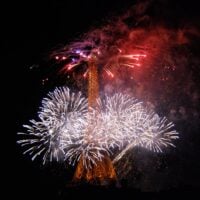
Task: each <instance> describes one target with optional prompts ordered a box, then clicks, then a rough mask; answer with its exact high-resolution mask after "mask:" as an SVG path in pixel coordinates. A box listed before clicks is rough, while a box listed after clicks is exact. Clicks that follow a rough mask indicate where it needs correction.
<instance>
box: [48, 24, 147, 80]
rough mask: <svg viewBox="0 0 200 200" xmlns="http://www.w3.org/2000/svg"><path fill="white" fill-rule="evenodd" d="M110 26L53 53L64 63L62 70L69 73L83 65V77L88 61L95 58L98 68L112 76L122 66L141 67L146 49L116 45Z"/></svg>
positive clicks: (86, 72) (57, 60) (85, 75)
mask: <svg viewBox="0 0 200 200" xmlns="http://www.w3.org/2000/svg"><path fill="white" fill-rule="evenodd" d="M111 29H112V28H111V27H110V28H102V30H99V29H96V30H94V31H91V32H89V33H87V34H85V36H84V37H83V38H82V40H81V41H79V42H73V43H71V44H70V45H68V46H66V47H64V48H63V49H60V50H58V51H55V52H53V53H52V57H53V58H54V59H55V60H56V62H57V63H62V68H61V72H63V73H68V72H70V71H72V70H73V69H75V68H77V67H79V66H81V67H82V69H84V70H85V71H84V70H83V77H84V78H85V77H87V74H88V62H90V60H92V59H95V61H96V66H98V70H100V71H101V72H102V74H104V72H105V73H106V74H107V75H108V76H109V77H111V78H113V77H114V76H115V73H114V71H115V72H116V70H114V69H116V68H118V69H119V68H120V67H128V68H134V67H140V66H141V61H142V60H143V59H144V58H145V57H146V51H145V50H143V49H141V48H140V50H138V49H136V50H135V49H134V50H132V49H131V50H129V51H127V49H126V50H124V49H121V48H120V46H121V45H116V44H115V42H116V41H115V40H113V39H111V38H112V33H111Z"/></svg>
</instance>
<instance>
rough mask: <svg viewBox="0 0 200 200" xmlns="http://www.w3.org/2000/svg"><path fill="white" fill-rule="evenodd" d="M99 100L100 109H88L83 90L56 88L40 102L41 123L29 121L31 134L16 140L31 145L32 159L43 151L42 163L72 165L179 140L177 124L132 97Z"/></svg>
mask: <svg viewBox="0 0 200 200" xmlns="http://www.w3.org/2000/svg"><path fill="white" fill-rule="evenodd" d="M97 103H98V108H97V109H95V108H91V109H88V105H87V100H86V99H85V98H84V97H82V95H81V93H78V94H75V93H73V92H70V90H69V89H68V88H65V87H62V88H56V89H55V91H54V92H51V93H49V95H48V98H45V99H43V101H42V107H41V111H40V112H39V118H40V121H38V122H37V121H35V120H31V121H30V122H31V123H32V125H31V126H29V125H25V126H24V127H26V128H27V129H28V131H27V133H19V134H22V135H24V136H25V137H27V139H22V140H19V141H18V143H19V144H21V145H22V146H25V147H27V148H28V149H27V150H25V152H24V153H29V154H30V155H31V156H32V160H34V159H35V158H36V157H37V156H39V155H40V154H42V155H43V158H42V159H43V164H44V163H45V162H46V161H47V160H50V161H52V160H53V159H55V160H57V161H59V160H62V161H64V160H67V161H68V162H69V164H72V165H74V164H75V163H76V162H77V161H78V160H80V158H82V160H83V165H84V166H85V167H86V168H91V167H92V166H93V165H95V164H96V162H97V161H98V160H102V158H103V157H104V156H105V155H111V154H114V152H116V151H120V152H121V153H119V155H118V156H117V157H116V158H115V159H114V161H113V162H116V161H117V160H119V159H120V158H121V157H122V156H123V155H124V154H125V152H126V151H127V150H128V149H130V148H133V147H134V146H141V147H144V148H147V149H149V150H152V151H155V152H162V147H167V146H174V145H173V140H174V139H177V138H178V133H177V132H176V131H175V130H173V126H174V125H173V123H171V122H167V119H166V118H165V117H164V118H160V117H159V116H158V115H157V114H155V113H154V112H153V111H148V109H147V108H145V107H144V106H143V104H142V103H141V102H139V101H138V100H136V99H135V98H133V97H131V96H129V95H123V94H121V93H119V94H115V95H113V96H111V97H109V96H106V97H105V98H104V99H103V100H101V99H100V98H99V99H98V100H97Z"/></svg>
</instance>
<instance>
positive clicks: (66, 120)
mask: <svg viewBox="0 0 200 200" xmlns="http://www.w3.org/2000/svg"><path fill="white" fill-rule="evenodd" d="M86 111H87V100H86V99H85V98H84V97H82V96H81V93H78V94H75V93H73V92H70V90H69V89H68V88H64V87H63V88H56V89H55V90H54V92H50V93H49V94H48V97H47V98H44V99H43V100H42V107H41V108H40V111H39V113H38V116H39V119H40V120H39V121H35V120H30V122H31V125H24V127H25V128H27V133H18V134H19V135H24V136H25V137H26V139H21V140H19V141H18V143H19V144H21V146H23V147H25V148H26V150H25V151H24V154H26V153H29V154H30V155H31V156H32V160H34V159H35V158H36V157H37V156H39V155H43V156H42V158H43V164H45V162H46V161H47V160H49V161H52V160H53V159H56V160H57V161H59V160H62V159H63V158H64V155H65V153H64V151H63V149H62V148H60V141H61V138H62V137H61V136H62V134H63V132H66V131H70V132H71V135H69V136H70V137H68V138H67V137H66V140H68V141H69V142H70V141H71V140H73V138H76V137H78V134H79V132H80V131H81V129H82V126H83V123H84V118H85V114H86ZM66 127H67V129H66Z"/></svg>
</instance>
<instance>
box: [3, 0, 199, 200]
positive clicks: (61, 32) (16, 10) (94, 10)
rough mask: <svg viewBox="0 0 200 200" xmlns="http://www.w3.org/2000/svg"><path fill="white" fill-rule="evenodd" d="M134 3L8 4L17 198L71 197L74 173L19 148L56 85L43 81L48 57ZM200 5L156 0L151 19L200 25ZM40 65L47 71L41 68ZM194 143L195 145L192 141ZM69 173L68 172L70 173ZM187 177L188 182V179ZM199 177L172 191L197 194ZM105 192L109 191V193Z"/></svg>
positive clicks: (12, 184) (12, 176)
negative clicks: (68, 186)
mask: <svg viewBox="0 0 200 200" xmlns="http://www.w3.org/2000/svg"><path fill="white" fill-rule="evenodd" d="M134 2H136V1H134V0H132V1H131V0H116V1H114V0H84V1H81V0H68V1H67V0H66V1H51V2H50V1H49V2H46V3H41V2H40V3H39V2H37V3H36V2H35V1H32V2H29V1H27V2H26V3H18V2H17V3H11V2H10V3H9V2H8V3H7V5H6V6H5V9H6V10H7V11H6V13H5V14H4V16H3V21H4V22H3V26H4V25H5V28H4V29H3V32H4V31H5V32H4V33H5V35H4V37H3V38H1V39H2V42H1V43H2V44H3V51H4V52H5V56H6V57H5V60H6V66H7V70H8V73H9V74H8V79H7V80H6V82H9V84H10V85H11V87H9V88H8V89H7V91H6V92H7V93H9V95H10V96H11V98H10V100H11V104H12V106H11V107H12V115H13V113H14V115H13V116H14V121H13V123H12V124H10V123H9V122H7V123H8V129H10V128H9V127H11V130H10V131H8V130H7V131H6V132H4V134H6V135H8V138H9V140H8V141H7V142H6V143H7V145H8V146H9V147H10V146H12V148H10V149H12V152H9V154H7V159H8V160H9V163H10V164H9V172H8V175H9V178H8V179H9V180H8V188H10V192H14V191H15V192H14V193H15V194H16V196H17V197H20V198H24V199H25V198H26V196H27V199H29V196H31V197H35V199H36V198H41V196H43V197H53V196H55V198H54V199H59V198H62V197H63V196H66V197H67V195H68V192H66V191H65V187H66V184H67V183H69V180H70V179H71V176H72V174H73V169H71V168H68V169H66V168H65V166H64V165H59V164H50V165H48V166H45V167H44V166H42V165H41V163H40V162H39V161H34V162H32V161H31V159H29V157H28V156H26V155H23V154H22V149H21V148H20V147H19V146H18V145H17V144H16V140H17V135H16V133H17V132H18V131H22V124H26V123H27V122H28V120H29V119H32V118H36V116H37V111H38V107H39V106H40V102H41V99H42V98H43V97H44V96H45V94H46V93H47V92H48V91H49V89H53V88H54V87H55V86H57V85H56V81H54V82H53V83H47V84H45V85H43V84H42V80H43V79H44V78H45V77H46V75H47V74H48V70H47V67H46V66H47V65H48V62H49V61H48V55H49V53H50V52H51V51H52V49H54V48H55V47H57V46H59V44H67V43H68V42H70V41H72V40H74V39H76V38H77V37H78V36H80V35H81V34H83V33H84V32H86V31H88V30H89V29H90V28H91V27H95V26H99V25H101V23H103V22H104V21H106V20H107V19H109V18H110V17H112V16H114V15H118V14H120V13H121V12H123V11H124V10H126V9H128V8H130V6H131V5H133V4H134ZM195 2H196V1H191V0H190V1H172V0H171V1H167V0H157V1H156V0H152V6H151V7H150V8H149V10H148V14H149V15H151V16H153V17H154V16H156V17H159V15H160V16H161V17H162V18H163V19H165V20H166V23H167V24H170V25H172V26H173V25H174V26H176V24H177V23H179V20H178V19H182V20H181V23H184V20H186V21H190V22H194V23H195V24H198V22H199V21H198V19H199V14H198V3H197V2H196V3H195ZM159 8H161V9H159ZM196 51H199V49H197V50H196ZM38 66H39V67H38ZM41 66H44V67H43V68H41ZM2 67H3V66H2ZM30 67H33V70H30ZM2 76H3V75H2ZM55 76H56V74H55ZM3 78H4V77H3ZM56 80H57V79H56ZM6 82H5V85H6V84H7V83H6ZM10 82H11V83H10ZM59 84H60V83H59ZM194 138H195V139H194V140H195V141H194V143H195V145H198V144H199V143H198V142H199V136H198V137H194ZM191 141H192V142H193V140H191ZM6 149H7V147H6ZM5 151H6V150H5ZM10 151H11V150H10ZM198 151H199V149H198ZM171 162H172V161H171ZM174 162H175V161H174ZM184 162H187V161H184ZM199 164H200V163H199V157H198V154H197V153H196V154H195V155H194V156H193V158H190V161H188V166H187V167H185V168H184V169H181V170H183V171H184V170H185V172H186V171H188V170H189V169H190V168H191V169H193V168H192V166H194V165H195V170H196V168H198V167H197V166H199V168H200V165H199ZM65 170H66V171H67V170H68V172H67V173H65ZM177 170H179V169H177ZM195 173H196V174H195V175H196V177H199V178H200V173H199V171H197V170H196V171H195ZM195 175H194V174H193V175H192V176H195ZM188 176H190V175H188ZM184 178H185V179H187V176H185V177H184ZM199 178H196V180H194V181H195V184H191V180H190V182H189V181H188V182H187V180H184V181H183V182H184V184H178V185H176V187H175V188H171V190H172V191H174V190H175V191H178V192H180V191H197V190H198V189H200V182H198V181H197V180H199ZM13 190H14V191H13ZM72 190H75V189H74V188H73V189H72ZM117 190H120V191H121V194H127V191H129V192H132V193H133V194H134V193H137V192H138V189H136V188H134V186H133V188H132V189H130V188H129V189H127V188H125V189H109V193H110V194H111V195H112V194H115V195H116V194H117ZM171 190H170V191H171ZM8 191H9V190H8ZM79 191H82V192H86V193H88V194H89V191H90V195H91V194H92V189H88V188H87V189H82V190H81V189H77V190H75V193H76V192H79ZM94 191H96V190H93V193H94V195H97V194H99V193H98V192H105V191H101V190H100V191H97V193H95V192H94ZM106 191H107V192H108V190H106ZM118 193H119V191H118ZM101 194H102V193H101ZM133 198H134V196H133Z"/></svg>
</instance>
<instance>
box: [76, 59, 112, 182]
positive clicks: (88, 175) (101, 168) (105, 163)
mask: <svg viewBox="0 0 200 200" xmlns="http://www.w3.org/2000/svg"><path fill="white" fill-rule="evenodd" d="M98 97H99V81H98V69H97V66H96V57H95V56H92V58H91V59H90V61H89V62H88V109H89V108H90V107H96V106H97V104H96V102H97V101H96V100H97V98H98ZM89 134H91V132H90V131H88V134H87V135H89ZM80 180H86V181H87V182H89V183H97V184H108V183H110V182H112V181H115V180H116V173H115V169H114V166H113V164H112V161H111V159H110V158H109V156H107V155H105V157H104V158H103V159H102V161H97V163H96V165H94V166H93V167H92V168H90V169H86V168H85V167H84V166H83V161H82V159H80V160H79V162H78V164H77V168H76V171H75V174H74V177H73V181H75V182H76V181H80Z"/></svg>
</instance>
